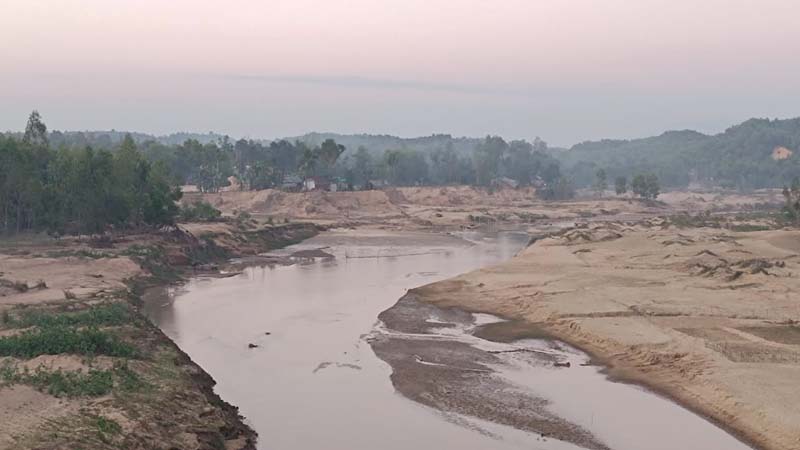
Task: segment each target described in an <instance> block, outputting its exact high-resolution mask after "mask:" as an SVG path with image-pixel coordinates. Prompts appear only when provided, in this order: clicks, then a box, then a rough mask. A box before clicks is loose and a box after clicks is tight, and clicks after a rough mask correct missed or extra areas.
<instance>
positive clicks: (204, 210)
mask: <svg viewBox="0 0 800 450" xmlns="http://www.w3.org/2000/svg"><path fill="white" fill-rule="evenodd" d="M221 216H222V212H221V211H220V210H218V209H217V208H214V206H212V205H211V203H208V202H205V201H202V200H198V201H196V202H194V203H192V204H191V205H185V206H182V207H181V209H180V213H179V218H180V220H182V221H184V222H215V221H217V220H219V218H220V217H221Z"/></svg>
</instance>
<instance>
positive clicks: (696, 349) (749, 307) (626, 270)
mask: <svg viewBox="0 0 800 450" xmlns="http://www.w3.org/2000/svg"><path fill="white" fill-rule="evenodd" d="M798 252H800V232H797V231H768V232H750V233H732V232H727V231H724V230H719V229H708V228H703V229H690V230H677V229H674V228H668V229H663V227H662V226H653V227H649V226H643V225H637V226H633V227H623V226H620V225H617V224H613V223H608V224H599V225H594V226H591V227H587V228H585V229H576V230H572V231H569V232H566V233H563V234H561V235H560V236H556V237H551V238H547V239H543V240H541V241H539V242H536V243H535V244H534V245H532V246H531V247H529V248H528V249H526V250H525V251H523V252H522V253H521V254H520V255H518V257H516V258H514V259H513V260H511V261H509V262H508V263H505V264H502V265H500V266H497V267H492V268H487V269H482V270H479V271H476V272H472V273H469V274H466V275H463V276H460V277H457V278H455V279H452V280H448V281H444V282H440V283H435V284H432V285H429V286H426V287H423V288H420V289H418V290H416V291H414V293H415V294H417V295H418V297H419V298H420V299H421V300H422V301H427V302H431V303H434V304H436V305H438V306H443V307H445V306H448V307H459V308H464V309H466V310H470V311H476V312H487V313H492V314H497V315H500V316H503V317H507V318H510V319H517V322H514V324H515V325H514V328H515V329H514V330H510V333H512V334H514V335H515V336H514V337H520V336H524V334H525V332H524V330H525V326H524V324H528V326H529V327H530V332H531V333H532V334H534V335H537V334H539V333H540V332H541V330H544V331H546V332H549V333H551V334H552V335H554V336H556V337H558V338H560V339H562V340H565V341H567V342H569V343H571V344H574V345H576V346H578V347H581V348H583V349H584V350H586V351H588V352H589V353H591V354H593V355H595V356H596V357H598V358H600V359H601V360H603V361H604V362H606V363H607V364H609V365H611V366H612V369H611V375H612V376H615V377H618V378H620V379H623V380H628V381H635V382H639V383H643V384H645V385H647V386H650V387H652V388H653V389H655V390H657V391H659V392H662V393H665V394H666V395H668V396H670V397H672V398H674V399H676V400H678V401H679V402H681V403H683V404H684V405H686V406H689V407H690V408H692V409H695V410H697V411H698V412H700V413H702V414H704V415H706V416H708V417H710V418H712V419H713V420H715V421H716V422H717V423H719V424H720V425H722V426H723V427H725V428H727V429H729V430H731V431H733V432H735V433H737V434H738V435H740V436H742V437H743V438H744V439H746V440H748V441H750V442H752V443H755V444H756V445H757V446H759V447H760V448H764V449H770V450H773V449H774V450H778V449H782V450H789V449H797V448H800V407H798V405H800V389H798V386H797V381H798V380H800V328H799V327H798V326H797V323H798V321H800V296H798V292H800V279H799V278H798V276H797V274H798V272H800V254H798ZM520 323H522V324H523V325H522V326H520Z"/></svg>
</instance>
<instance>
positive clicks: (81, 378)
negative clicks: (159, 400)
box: [0, 363, 147, 397]
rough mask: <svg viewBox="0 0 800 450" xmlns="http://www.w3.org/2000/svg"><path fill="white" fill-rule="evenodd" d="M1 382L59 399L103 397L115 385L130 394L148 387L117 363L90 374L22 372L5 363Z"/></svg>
mask: <svg viewBox="0 0 800 450" xmlns="http://www.w3.org/2000/svg"><path fill="white" fill-rule="evenodd" d="M0 381H4V382H6V383H12V384H13V383H22V384H27V385H31V386H33V387H34V388H36V389H38V390H40V391H42V392H47V393H48V394H50V395H53V396H56V397H99V396H101V395H106V394H108V393H110V392H111V391H112V390H113V389H114V386H115V385H116V386H118V387H119V388H120V389H121V390H123V391H126V392H131V391H135V390H138V389H141V388H143V387H144V386H146V385H147V384H146V383H145V382H144V381H142V380H141V378H139V376H138V375H137V374H136V373H135V372H134V371H132V370H130V369H129V368H128V366H127V364H126V363H117V364H115V365H114V368H113V369H110V370H98V369H89V371H88V372H83V371H81V370H78V371H64V370H61V369H59V370H48V369H45V368H43V367H39V368H37V369H36V370H34V371H28V370H27V369H26V370H25V371H18V370H17V369H16V368H15V367H14V366H12V365H10V364H4V365H3V366H0Z"/></svg>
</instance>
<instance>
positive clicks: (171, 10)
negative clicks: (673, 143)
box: [0, 0, 800, 144]
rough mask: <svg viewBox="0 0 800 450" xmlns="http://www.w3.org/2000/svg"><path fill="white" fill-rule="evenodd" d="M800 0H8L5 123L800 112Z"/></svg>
mask: <svg viewBox="0 0 800 450" xmlns="http://www.w3.org/2000/svg"><path fill="white" fill-rule="evenodd" d="M799 17H800V3H798V2H797V1H789V0H762V1H749V0H727V1H723V0H703V1H684V0H673V1H662V0H635V1H633V0H628V1H621V0H605V1H601V0H597V1H588V0H549V1H539V0H527V1H520V0H485V1H479V0H449V1H444V0H425V1H422V0H402V1H381V0H372V1H367V0H354V1H334V0H319V1H311V0H292V1H283V0H274V1H255V0H232V1H226V2H222V1H216V2H211V1H204V0H193V1H187V0H169V1H148V0H140V1H133V0H70V1H67V0H50V1H48V0H38V1H33V0H4V2H3V6H2V17H0V98H2V99H3V101H2V103H0V129H19V128H21V127H22V125H23V124H24V120H25V116H26V114H27V112H29V111H30V110H31V109H33V108H37V109H39V110H40V111H41V112H42V114H43V115H44V117H45V119H46V121H47V122H48V124H49V125H50V126H51V128H58V129H110V128H116V129H131V130H140V131H146V132H154V133H165V132H170V131H175V130H192V131H209V130H214V131H218V132H223V133H229V134H231V135H233V136H237V137H238V136H242V135H246V136H252V137H275V136H284V135H293V134H299V133H303V132H305V131H312V130H317V131H339V132H371V133H392V134H400V135H424V134H430V133H434V132H446V133H452V134H456V135H482V134H486V133H498V134H502V135H504V136H507V137H513V138H515V137H524V138H531V137H533V136H536V135H540V136H542V137H543V138H545V140H548V141H551V142H554V143H556V144H570V143H574V142H577V141H580V140H583V139H588V138H598V137H605V136H609V137H626V136H640V135H646V134H651V133H658V132H660V131H662V130H664V129H668V128H696V129H700V130H703V131H720V130H721V129H722V128H724V127H725V126H727V125H730V124H733V123H734V122H738V121H741V120H744V119H746V118H748V117H752V116H758V117H764V116H769V117H775V116H779V117H786V116H796V115H800V113H798V108H799V107H798V105H800V83H798V82H797V80H798V79H800V59H798V57H797V55H800V19H798V18H799Z"/></svg>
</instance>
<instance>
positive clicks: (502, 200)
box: [397, 186, 536, 206]
mask: <svg viewBox="0 0 800 450" xmlns="http://www.w3.org/2000/svg"><path fill="white" fill-rule="evenodd" d="M397 190H398V191H400V192H402V193H403V195H404V196H405V198H406V199H407V202H408V203H413V204H416V205H429V206H462V205H471V206H473V205H505V206H509V205H515V204H520V203H530V202H531V201H533V200H534V198H535V195H534V194H535V192H536V191H535V190H534V189H532V188H523V189H500V190H496V191H494V192H492V193H489V191H488V190H486V189H482V188H476V187H472V186H445V187H405V188H399V189H397Z"/></svg>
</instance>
